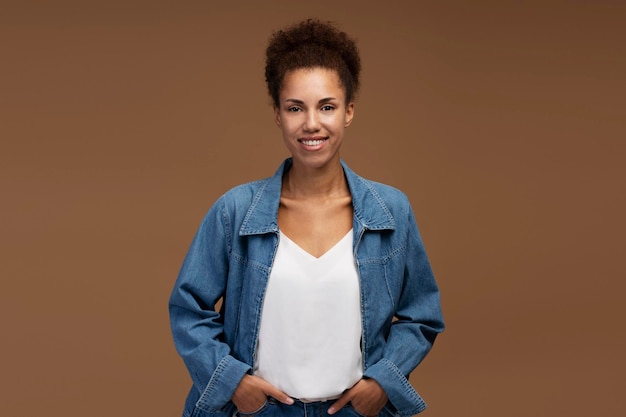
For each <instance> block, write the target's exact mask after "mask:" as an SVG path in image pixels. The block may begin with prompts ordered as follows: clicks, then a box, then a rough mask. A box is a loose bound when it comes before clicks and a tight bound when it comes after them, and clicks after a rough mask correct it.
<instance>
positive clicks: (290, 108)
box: [287, 107, 302, 112]
mask: <svg viewBox="0 0 626 417" xmlns="http://www.w3.org/2000/svg"><path fill="white" fill-rule="evenodd" d="M301 110H302V109H301V108H300V107H289V108H288V109H287V111H291V112H297V111H301Z"/></svg>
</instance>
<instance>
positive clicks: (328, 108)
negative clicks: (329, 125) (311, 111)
mask: <svg viewBox="0 0 626 417" xmlns="http://www.w3.org/2000/svg"><path fill="white" fill-rule="evenodd" d="M334 109H335V108H334V107H333V106H324V107H322V111H331V110H334Z"/></svg>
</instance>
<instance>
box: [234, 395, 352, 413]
mask: <svg viewBox="0 0 626 417" xmlns="http://www.w3.org/2000/svg"><path fill="white" fill-rule="evenodd" d="M334 402H335V400H328V401H318V402H311V403H303V402H302V401H299V400H295V403H294V404H292V405H286V404H283V403H281V402H279V401H276V400H275V399H274V398H271V397H270V398H268V400H267V402H266V403H265V404H264V405H263V407H261V408H260V409H259V410H258V411H256V412H255V413H252V414H244V413H237V415H238V416H239V417H330V416H329V414H328V408H330V406H331V405H333V403H334ZM333 416H334V417H364V416H362V415H361V414H359V413H358V412H357V411H356V410H355V409H354V408H353V407H352V405H351V404H348V405H346V406H345V407H343V408H342V409H340V410H338V411H337V412H335V414H333Z"/></svg>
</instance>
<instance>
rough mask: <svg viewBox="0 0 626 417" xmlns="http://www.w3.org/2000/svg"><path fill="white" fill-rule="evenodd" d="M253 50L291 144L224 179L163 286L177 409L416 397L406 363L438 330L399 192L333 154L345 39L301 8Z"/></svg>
mask: <svg viewBox="0 0 626 417" xmlns="http://www.w3.org/2000/svg"><path fill="white" fill-rule="evenodd" d="M266 58H267V60H266V70H265V74H266V81H267V85H268V90H269V93H270V96H271V97H272V100H273V102H274V118H275V122H276V124H277V126H278V127H279V128H280V131H281V133H282V137H283V141H284V143H285V146H286V147H287V149H288V150H289V152H290V154H291V157H290V158H289V159H287V160H285V161H284V162H283V164H282V165H281V166H280V168H279V169H278V171H276V173H275V174H274V175H273V176H272V177H270V178H267V179H264V180H261V181H256V182H253V183H249V184H244V185H241V186H238V187H235V188H234V189H232V190H230V191H228V192H227V193H226V194H224V195H223V196H222V197H221V198H220V199H219V200H218V201H217V202H216V203H215V204H214V205H213V207H212V208H211V209H210V210H209V212H208V214H207V215H206V217H205V219H204V220H203V222H202V224H201V225H200V228H199V230H198V232H197V234H196V236H195V238H194V240H193V242H192V245H191V248H190V249H189V252H188V254H187V257H186V258H185V261H184V263H183V266H182V268H181V270H180V274H179V277H178V280H177V281H176V284H175V286H174V289H173V291H172V295H171V298H170V316H171V324H172V330H173V335H174V341H175V343H176V347H177V349H178V352H179V354H180V355H181V356H182V358H183V359H184V361H185V363H186V365H187V367H188V370H189V373H190V375H191V378H192V380H193V383H194V388H193V389H192V390H191V391H190V393H189V396H188V398H187V403H186V405H185V408H184V411H183V416H212V417H230V416H232V415H233V414H235V413H238V414H239V415H246V416H247V415H260V414H263V415H264V416H268V417H274V416H277V417H278V416H293V417H296V416H298V417H299V416H306V415H308V414H310V413H315V415H322V414H321V413H324V414H337V415H339V416H341V417H353V416H376V415H379V414H380V415H387V416H398V417H405V416H411V415H413V414H416V413H419V412H420V411H422V410H423V409H424V408H425V403H424V401H423V400H422V399H421V397H420V396H419V395H418V394H417V392H416V391H415V390H414V389H413V388H412V387H411V385H410V384H409V382H408V379H407V378H408V376H409V374H410V373H411V372H412V371H413V369H414V368H415V367H416V366H417V365H418V364H419V363H420V362H421V361H422V360H423V359H424V357H425V356H426V354H427V353H428V352H429V350H430V348H431V347H432V344H433V342H434V340H435V337H436V336H437V334H438V333H440V332H441V331H443V328H444V324H443V319H442V314H441V308H440V302H439V290H438V287H437V284H436V282H435V279H434V277H433V273H432V270H431V268H430V265H429V262H428V258H427V256H426V252H425V250H424V246H423V243H422V239H421V237H420V235H419V232H418V228H417V225H416V222H415V218H414V216H413V211H412V209H411V206H410V205H409V202H408V199H407V198H406V196H405V195H404V194H403V193H402V192H400V191H399V190H397V189H395V188H392V187H390V186H387V185H383V184H380V183H375V182H372V181H369V180H366V179H364V178H362V177H360V176H358V175H357V174H355V173H354V172H353V171H352V170H350V168H348V166H347V165H346V164H345V163H344V162H343V161H342V159H341V157H340V149H341V145H342V142H343V138H344V135H345V133H346V128H348V127H349V126H350V124H351V123H352V120H353V118H354V114H355V104H354V98H355V94H356V92H357V90H358V85H359V72H360V59H359V55H358V51H357V48H356V44H355V43H354V41H353V40H352V39H351V38H350V37H349V36H348V35H347V34H345V33H344V32H341V31H339V30H338V29H337V28H336V27H335V26H334V25H333V24H330V23H325V22H320V21H317V20H307V21H304V22H302V23H299V24H297V25H295V26H292V27H289V28H287V29H285V30H281V31H278V32H276V33H275V34H274V36H273V37H272V39H271V40H270V44H269V46H268V48H267V51H266ZM220 299H223V304H222V307H221V309H219V311H218V310H216V304H217V302H218V300H220Z"/></svg>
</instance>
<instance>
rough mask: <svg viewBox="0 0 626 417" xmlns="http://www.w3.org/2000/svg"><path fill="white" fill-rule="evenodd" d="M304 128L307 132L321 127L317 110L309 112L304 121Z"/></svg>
mask: <svg viewBox="0 0 626 417" xmlns="http://www.w3.org/2000/svg"><path fill="white" fill-rule="evenodd" d="M304 129H305V130H306V131H307V132H315V131H318V130H319V129H320V120H319V115H318V114H317V112H314V111H313V112H309V113H308V114H307V117H306V120H305V122H304Z"/></svg>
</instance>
